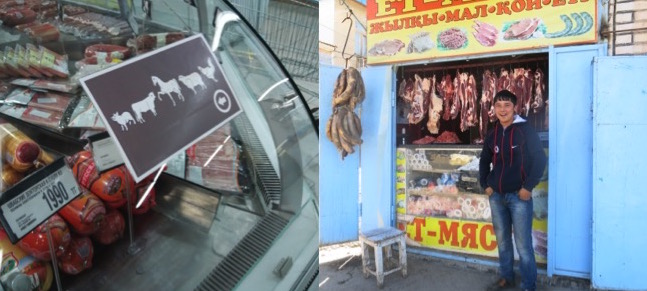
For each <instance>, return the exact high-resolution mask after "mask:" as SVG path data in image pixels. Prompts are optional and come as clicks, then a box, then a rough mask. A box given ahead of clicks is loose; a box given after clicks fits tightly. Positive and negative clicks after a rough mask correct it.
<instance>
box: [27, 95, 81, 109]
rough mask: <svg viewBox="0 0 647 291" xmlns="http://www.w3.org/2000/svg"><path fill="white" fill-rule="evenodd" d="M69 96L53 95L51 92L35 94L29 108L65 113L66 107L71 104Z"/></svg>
mask: <svg viewBox="0 0 647 291" xmlns="http://www.w3.org/2000/svg"><path fill="white" fill-rule="evenodd" d="M72 98H73V97H71V96H68V95H63V94H58V93H53V92H46V93H45V92H37V93H36V94H34V97H32V99H31V101H30V102H29V104H28V105H29V107H33V108H41V109H46V110H52V111H58V112H61V113H63V112H65V110H66V109H67V107H68V106H69V105H70V103H71V102H72Z"/></svg>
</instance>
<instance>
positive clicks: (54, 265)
mask: <svg viewBox="0 0 647 291" xmlns="http://www.w3.org/2000/svg"><path fill="white" fill-rule="evenodd" d="M45 227H46V228H47V243H48V244H49V254H50V255H51V256H52V269H54V279H55V280H56V287H58V289H57V290H63V286H62V285H61V276H60V275H59V273H58V262H57V261H56V249H55V248H54V243H53V242H52V232H51V230H50V229H49V223H47V222H45Z"/></svg>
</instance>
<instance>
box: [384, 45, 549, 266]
mask: <svg viewBox="0 0 647 291" xmlns="http://www.w3.org/2000/svg"><path fill="white" fill-rule="evenodd" d="M548 72H549V71H548V54H547V53H532V54H523V55H514V56H503V57H491V58H482V59H469V60H461V61H452V62H443V63H432V64H424V65H411V66H401V67H399V68H398V69H397V71H396V86H397V92H396V95H397V96H396V112H395V127H396V128H395V130H396V139H395V141H396V142H395V143H396V144H395V146H396V148H397V149H396V162H395V165H396V169H395V173H396V184H395V188H396V189H395V190H396V191H395V202H396V216H397V218H396V224H397V226H398V228H400V229H402V230H405V231H406V232H407V243H408V244H409V245H410V246H413V247H418V250H421V251H423V252H424V251H429V249H433V250H434V251H441V252H450V253H462V254H468V255H475V256H482V257H485V258H490V259H491V258H496V257H497V256H498V252H497V244H496V237H495V235H494V230H493V227H492V224H491V216H490V207H489V201H488V199H487V196H485V195H484V191H483V189H481V187H480V185H479V183H478V164H479V156H480V151H481V147H482V144H483V138H484V137H485V135H486V134H487V132H488V130H489V129H491V128H492V127H493V125H494V122H495V121H496V117H495V115H494V107H493V98H494V95H495V94H496V92H498V91H500V90H503V89H507V90H509V91H511V92H513V93H514V94H515V95H517V100H518V102H517V107H516V112H517V114H519V115H520V116H521V117H522V118H524V119H526V120H527V122H529V123H530V124H531V125H533V126H534V128H535V130H536V131H537V132H538V133H539V136H540V138H541V141H542V143H543V145H544V148H545V150H546V153H548V120H549V119H548V104H549V100H548ZM547 177H548V176H547V173H545V174H544V177H542V180H541V182H540V183H539V185H538V186H537V187H536V188H535V189H534V190H533V192H532V195H533V200H534V218H533V246H534V248H535V257H536V260H537V262H538V263H543V264H545V263H546V259H547V224H548V223H547V218H548V206H547V205H548V178H547ZM414 249H415V248H414Z"/></svg>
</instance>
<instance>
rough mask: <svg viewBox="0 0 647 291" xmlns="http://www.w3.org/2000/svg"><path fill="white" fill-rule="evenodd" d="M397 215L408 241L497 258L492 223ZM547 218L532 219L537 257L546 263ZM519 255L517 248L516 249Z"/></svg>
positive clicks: (399, 226)
mask: <svg viewBox="0 0 647 291" xmlns="http://www.w3.org/2000/svg"><path fill="white" fill-rule="evenodd" d="M405 217H406V216H403V215H398V228H399V229H401V230H404V231H405V232H406V233H407V244H409V245H413V246H418V247H428V248H433V249H438V250H444V251H452V252H459V253H466V254H476V255H482V256H489V257H498V256H499V252H498V250H497V242H496V235H495V234H494V227H493V226H492V223H489V222H480V221H466V220H456V219H448V218H438V217H411V216H408V219H406V218H405ZM546 230H547V221H546V220H545V219H544V220H537V219H534V220H533V247H534V248H535V260H536V261H537V262H539V263H546V244H547V240H546ZM515 256H516V251H515Z"/></svg>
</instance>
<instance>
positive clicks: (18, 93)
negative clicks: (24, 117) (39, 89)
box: [4, 88, 35, 105]
mask: <svg viewBox="0 0 647 291" xmlns="http://www.w3.org/2000/svg"><path fill="white" fill-rule="evenodd" d="M34 95H35V92H34V91H32V90H30V89H25V88H16V89H14V90H13V91H11V93H9V95H7V97H6V98H5V99H4V103H5V104H20V105H27V104H29V101H31V99H32V98H33V97H34Z"/></svg>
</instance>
